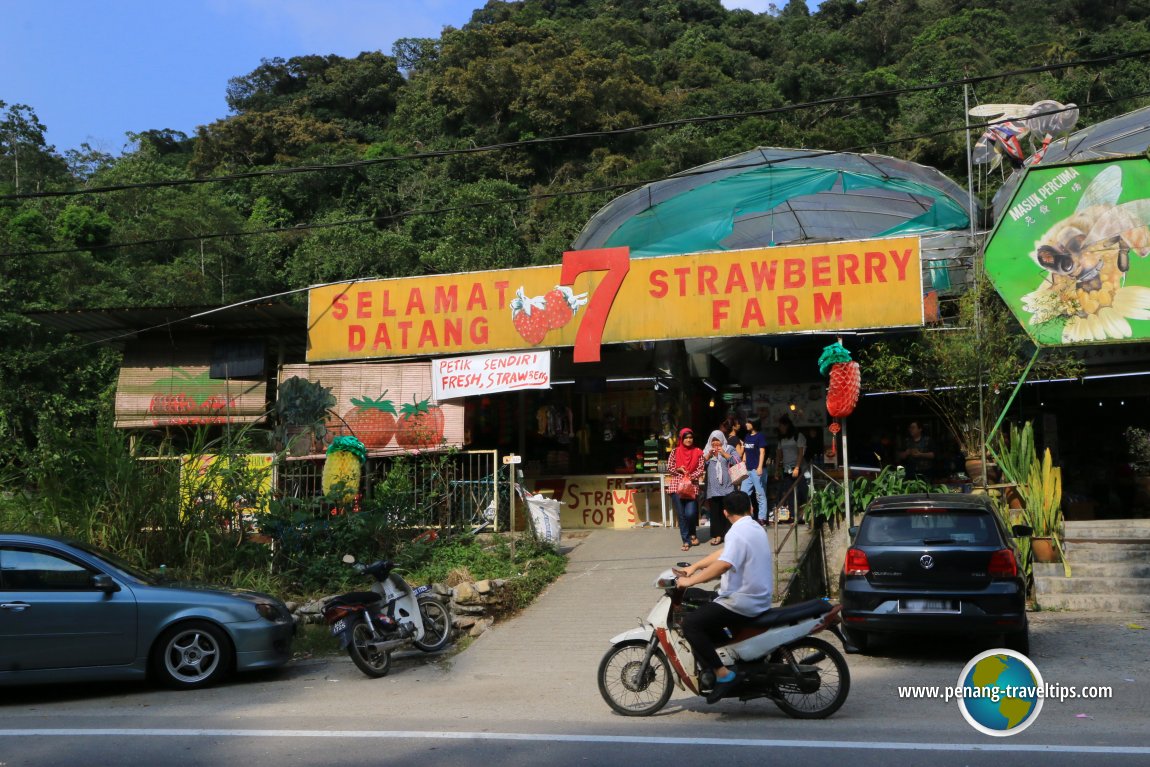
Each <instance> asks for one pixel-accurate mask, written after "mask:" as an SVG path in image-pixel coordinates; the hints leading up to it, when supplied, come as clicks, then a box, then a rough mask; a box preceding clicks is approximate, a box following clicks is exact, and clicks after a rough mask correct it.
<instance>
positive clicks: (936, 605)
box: [898, 599, 962, 613]
mask: <svg viewBox="0 0 1150 767" xmlns="http://www.w3.org/2000/svg"><path fill="white" fill-rule="evenodd" d="M898 611H899V612H900V613H958V612H962V610H960V609H959V607H958V602H956V601H955V600H953V599H903V600H900V601H899V603H898Z"/></svg>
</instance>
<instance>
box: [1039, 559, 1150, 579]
mask: <svg viewBox="0 0 1150 767" xmlns="http://www.w3.org/2000/svg"><path fill="white" fill-rule="evenodd" d="M1070 570H1071V577H1073V578H1147V579H1150V560H1147V561H1145V562H1097V561H1092V560H1088V559H1077V558H1073V557H1072V558H1071V559H1070ZM1034 577H1035V578H1065V577H1066V570H1065V569H1064V568H1063V567H1062V565H1061V564H1045V563H1040V562H1035V563H1034Z"/></svg>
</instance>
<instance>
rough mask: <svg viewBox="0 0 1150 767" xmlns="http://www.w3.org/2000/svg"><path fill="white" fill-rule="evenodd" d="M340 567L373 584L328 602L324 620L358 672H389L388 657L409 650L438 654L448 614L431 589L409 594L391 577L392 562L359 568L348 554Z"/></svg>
mask: <svg viewBox="0 0 1150 767" xmlns="http://www.w3.org/2000/svg"><path fill="white" fill-rule="evenodd" d="M343 561H344V562H346V563H347V564H349V565H352V566H353V567H355V569H356V571H357V572H361V573H364V574H366V575H370V576H371V577H372V578H374V579H375V584H374V585H373V586H372V590H371V591H352V592H350V593H347V594H341V595H340V596H337V597H333V598H332V599H330V600H328V602H327V604H325V605H324V607H323V617H324V620H325V621H327V623H328V625H330V626H331V633H332V636H336V637H339V643H340V647H341V648H343V649H346V650H347V654H348V655H349V656H351V659H352V661H353V662H354V663H355V665H356V666H357V667H358V668H359V670H360V671H362V672H363V673H365V674H367V675H368V676H370V677H381V676H385V675H386V674H387V672H388V671H390V670H391V653H392V652H393V651H395V650H398V649H400V648H402V647H406V646H408V645H414V646H415V647H417V648H419V649H420V650H423V651H424V652H435V651H436V650H439V649H441V648H443V647H444V646H445V645H446V644H447V642H448V640H449V639H450V638H451V614H450V612H449V611H448V609H447V607H445V606H444V604H443V603H442V602H441V601H439V600H438V599H436V598H435V596H434V594H431V593H430V592H431V587H430V586H420V587H419V588H417V589H412V588H411V586H409V585H408V584H407V582H406V581H405V580H403V578H401V577H400V576H399V575H397V574H396V573H394V572H392V570H393V569H394V567H395V563H394V562H392V561H391V560H384V561H380V562H374V563H372V564H370V565H363V564H360V563H357V562H356V561H355V557H353V556H351V555H350V554H348V555H346V556H344V558H343Z"/></svg>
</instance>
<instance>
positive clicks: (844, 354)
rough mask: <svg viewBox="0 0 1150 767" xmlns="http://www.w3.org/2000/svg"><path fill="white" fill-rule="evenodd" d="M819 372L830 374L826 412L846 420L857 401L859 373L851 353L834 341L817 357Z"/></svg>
mask: <svg viewBox="0 0 1150 767" xmlns="http://www.w3.org/2000/svg"><path fill="white" fill-rule="evenodd" d="M819 371H821V372H822V374H823V375H827V374H828V372H829V374H830V379H831V380H830V386H829V387H828V388H827V412H828V413H830V414H831V417H832V418H846V417H847V416H849V415H850V414H851V413H853V412H854V409H855V405H857V404H858V401H859V388H860V385H861V380H862V379H861V373H860V371H859V364H858V363H857V362H854V361H852V360H851V353H850V352H848V351H847V350H846V347H844V346H843V345H842V342H840V341H836V342H835V343H833V344H831V345H830V346H828V347H826V348H825V349H823V353H822V355H821V356H820V357H819Z"/></svg>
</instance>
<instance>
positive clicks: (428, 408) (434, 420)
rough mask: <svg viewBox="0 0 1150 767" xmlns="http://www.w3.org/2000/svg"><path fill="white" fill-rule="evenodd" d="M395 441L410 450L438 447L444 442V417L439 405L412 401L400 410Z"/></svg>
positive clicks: (425, 401)
mask: <svg viewBox="0 0 1150 767" xmlns="http://www.w3.org/2000/svg"><path fill="white" fill-rule="evenodd" d="M399 412H400V415H399V421H398V423H397V427H396V428H397V431H396V435H395V441H396V442H397V443H399V445H400V447H403V448H406V449H408V450H415V449H418V448H426V447H436V446H438V445H440V444H442V442H443V428H444V417H443V410H442V409H440V407H439V405H432V404H431V401H430V400H427V399H425V400H417V399H412V401H411V403H410V404H406V405H403V406H402V407H400V409H399Z"/></svg>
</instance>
